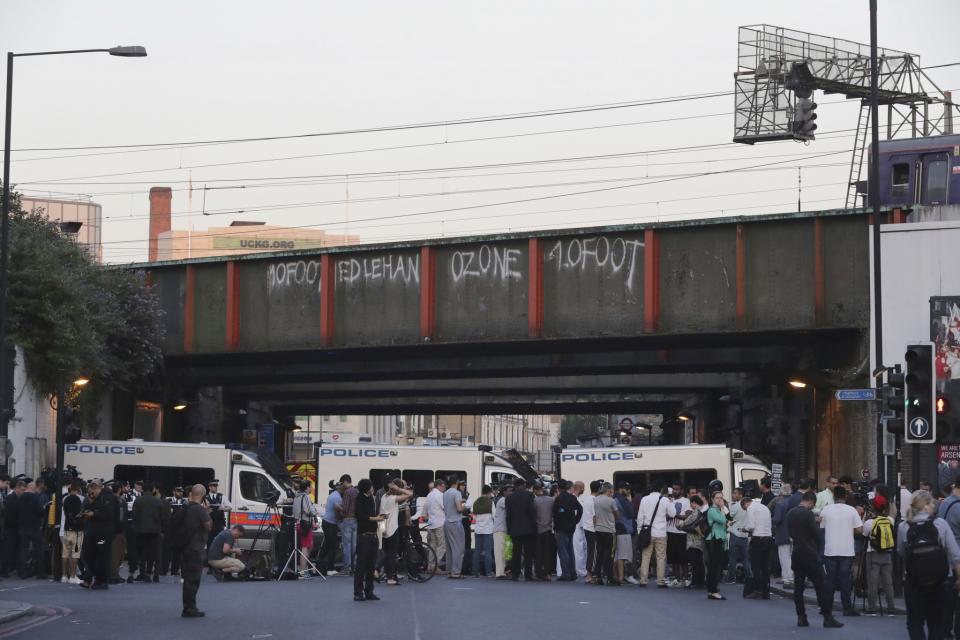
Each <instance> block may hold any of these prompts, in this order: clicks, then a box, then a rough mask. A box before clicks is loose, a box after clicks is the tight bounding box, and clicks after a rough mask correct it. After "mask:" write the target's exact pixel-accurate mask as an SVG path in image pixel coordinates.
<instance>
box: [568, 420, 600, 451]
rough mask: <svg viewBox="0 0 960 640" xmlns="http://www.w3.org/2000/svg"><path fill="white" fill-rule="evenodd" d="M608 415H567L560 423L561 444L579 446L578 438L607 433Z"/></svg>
mask: <svg viewBox="0 0 960 640" xmlns="http://www.w3.org/2000/svg"><path fill="white" fill-rule="evenodd" d="M607 431H608V428H607V416H606V415H567V416H563V420H562V421H561V422H560V444H561V445H564V446H566V445H571V444H577V437H578V436H591V435H596V434H602V433H606V432H607Z"/></svg>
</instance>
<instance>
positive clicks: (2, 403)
mask: <svg viewBox="0 0 960 640" xmlns="http://www.w3.org/2000/svg"><path fill="white" fill-rule="evenodd" d="M71 53H108V54H110V55H111V56H119V57H121V58H142V57H144V56H146V55H147V50H146V49H144V48H143V47H139V46H134V47H112V48H110V49H72V50H68V51H34V52H32V53H13V52H12V51H9V52H7V101H6V109H7V111H6V118H5V120H4V128H3V132H4V139H3V196H2V197H3V202H2V213H0V215H2V218H0V348H2V350H3V351H4V352H5V351H6V346H7V341H6V336H7V270H8V267H9V264H10V251H9V248H10V127H11V121H12V114H11V111H12V108H13V59H14V58H25V57H29V56H58V55H67V54H71ZM10 373H11V372H9V371H7V368H6V367H5V366H0V437H2V438H6V437H7V434H8V427H9V424H10V416H11V414H12V412H13V407H8V406H7V399H8V397H12V393H10V394H8V393H7V389H8V387H9V386H10V385H12V384H13V380H12V379H8V378H9V377H10V375H9V374H10ZM58 456H59V452H58ZM5 465H6V459H5V458H4V466H5Z"/></svg>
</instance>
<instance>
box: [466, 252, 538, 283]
mask: <svg viewBox="0 0 960 640" xmlns="http://www.w3.org/2000/svg"><path fill="white" fill-rule="evenodd" d="M521 253H522V252H521V251H520V249H508V248H506V247H497V246H494V245H489V244H485V245H481V246H480V248H479V249H476V250H472V249H471V250H461V251H455V252H454V253H453V255H452V256H450V275H451V276H452V277H453V281H454V282H463V281H464V280H466V279H468V278H484V277H487V278H493V279H499V280H500V281H501V282H507V281H509V280H521V279H522V278H523V274H522V273H521V272H519V271H517V269H516V268H515V267H516V266H517V265H518V264H519V262H520V255H521Z"/></svg>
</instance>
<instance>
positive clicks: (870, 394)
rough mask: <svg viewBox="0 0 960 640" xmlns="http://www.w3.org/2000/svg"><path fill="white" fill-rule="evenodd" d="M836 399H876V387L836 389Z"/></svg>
mask: <svg viewBox="0 0 960 640" xmlns="http://www.w3.org/2000/svg"><path fill="white" fill-rule="evenodd" d="M836 396H837V400H876V399H877V390H876V389H837V393H836Z"/></svg>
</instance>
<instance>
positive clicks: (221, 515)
mask: <svg viewBox="0 0 960 640" xmlns="http://www.w3.org/2000/svg"><path fill="white" fill-rule="evenodd" d="M219 487H220V481H219V480H211V481H210V482H209V483H208V484H207V505H208V506H209V507H210V518H211V519H212V520H213V527H212V528H211V530H210V535H209V537H208V538H207V545H209V544H210V543H211V542H213V539H214V538H215V537H216V535H217V534H218V533H220V532H221V531H223V530H224V529H226V528H227V513H229V512H230V510H231V509H233V505H231V504H230V501H229V500H227V496H225V495H223V494H222V493H220V491H219Z"/></svg>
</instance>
